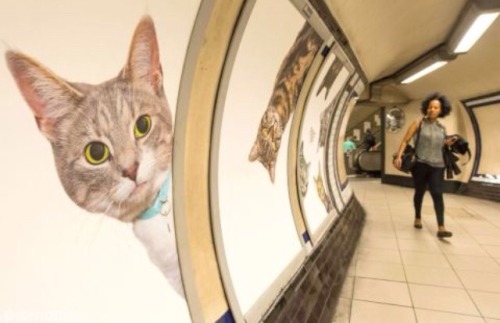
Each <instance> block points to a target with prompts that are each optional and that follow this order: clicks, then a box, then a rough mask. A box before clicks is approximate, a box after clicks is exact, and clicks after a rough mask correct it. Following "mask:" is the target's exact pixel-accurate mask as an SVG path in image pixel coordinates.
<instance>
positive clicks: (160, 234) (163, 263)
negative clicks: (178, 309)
mask: <svg viewBox="0 0 500 323" xmlns="http://www.w3.org/2000/svg"><path fill="white" fill-rule="evenodd" d="M133 229H134V233H135V235H136V236H137V238H138V239H139V240H140V241H141V242H142V244H143V245H144V246H145V247H146V250H147V252H148V255H149V257H150V258H151V261H152V262H153V263H154V264H155V265H156V266H157V267H158V268H160V270H161V271H162V272H163V274H164V275H165V277H166V278H167V280H168V281H169V282H170V284H171V285H172V287H173V288H174V289H175V291H176V292H177V293H178V294H179V295H181V296H182V297H184V289H183V287H182V279H181V272H180V268H179V261H178V257H177V245H176V240H175V230H174V217H173V214H172V212H170V213H168V215H162V214H158V215H156V216H154V217H152V218H150V219H144V220H142V219H141V220H136V221H135V222H134V225H133Z"/></svg>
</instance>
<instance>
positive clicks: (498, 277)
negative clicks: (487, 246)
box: [456, 270, 500, 293]
mask: <svg viewBox="0 0 500 323" xmlns="http://www.w3.org/2000/svg"><path fill="white" fill-rule="evenodd" d="M456 273H457V275H458V278H460V280H461V281H462V283H463V284H464V286H465V287H466V288H467V289H470V290H476V291H483V292H493V293H500V274H492V273H482V272H478V271H470V270H457V271H456Z"/></svg>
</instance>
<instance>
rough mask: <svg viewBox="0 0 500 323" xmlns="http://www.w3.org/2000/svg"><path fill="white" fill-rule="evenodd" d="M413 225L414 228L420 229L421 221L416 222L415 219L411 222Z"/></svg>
mask: <svg viewBox="0 0 500 323" xmlns="http://www.w3.org/2000/svg"><path fill="white" fill-rule="evenodd" d="M413 227H414V228H416V229H422V222H421V221H418V222H417V220H415V222H413Z"/></svg>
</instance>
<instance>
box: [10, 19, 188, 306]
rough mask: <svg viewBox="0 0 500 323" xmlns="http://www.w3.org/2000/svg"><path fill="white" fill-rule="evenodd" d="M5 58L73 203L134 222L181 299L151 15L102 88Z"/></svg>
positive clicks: (167, 128) (169, 139)
mask: <svg viewBox="0 0 500 323" xmlns="http://www.w3.org/2000/svg"><path fill="white" fill-rule="evenodd" d="M5 56H6V60H7V64H8V67H9V69H10V72H11V73H12V75H13V77H14V79H15V81H16V83H17V86H18V88H19V90H20V92H21V94H22V96H23V97H24V99H25V101H26V102H27V103H28V105H29V107H30V108H31V111H32V112H33V115H34V117H35V120H36V123H37V125H38V128H39V129H40V131H41V133H42V134H43V135H44V136H45V137H46V138H47V139H48V140H49V142H50V144H51V146H52V151H53V155H54V160H55V164H56V168H57V172H58V175H59V179H60V181H61V183H62V186H63V187H64V189H65V191H66V193H67V194H68V196H69V197H70V198H71V199H72V200H73V201H74V202H75V203H76V204H77V205H79V206H80V207H82V208H83V209H85V210H87V211H89V212H94V213H104V214H106V215H108V216H110V217H113V218H115V219H118V220H120V221H123V222H131V223H132V224H133V231H134V233H135V235H136V236H137V237H138V238H139V240H140V241H141V242H142V243H143V244H144V245H145V247H146V249H147V251H148V254H149V256H150V258H151V260H152V262H153V263H154V264H155V265H157V266H158V267H159V268H160V269H161V271H162V272H163V274H164V275H165V276H166V278H167V279H168V281H169V282H170V283H171V285H172V286H173V288H174V289H175V290H176V291H177V293H178V294H179V295H181V296H183V294H184V292H183V288H182V281H181V276H180V270H179V264H178V258H177V248H176V240H175V232H174V230H173V229H174V226H173V224H174V223H173V221H174V220H173V214H172V213H171V212H170V211H169V209H168V207H169V206H170V205H171V203H170V202H168V203H166V204H164V203H165V201H167V200H168V199H169V198H168V192H169V189H170V177H171V165H172V162H171V160H172V144H173V124H172V114H171V111H170V108H169V105H168V102H167V99H166V96H165V93H164V90H163V72H162V68H161V64H160V59H159V57H160V54H159V48H158V43H157V39H156V31H155V27H154V23H153V20H152V18H151V17H149V16H145V17H143V18H142V19H141V21H140V22H139V24H138V25H137V27H136V29H135V32H134V35H133V37H132V41H131V45H130V48H129V53H128V59H127V61H126V64H125V66H124V67H123V69H122V70H121V71H120V73H119V74H118V76H116V77H115V78H113V79H110V80H108V81H106V82H103V83H101V84H98V85H90V84H83V83H73V82H68V81H66V80H64V79H63V78H61V77H59V76H58V75H56V74H54V73H53V72H51V71H50V70H49V69H47V68H46V67H44V66H43V65H42V64H40V63H38V62H37V61H36V60H34V59H33V58H31V57H29V56H27V55H25V54H23V53H20V52H17V51H11V50H9V51H7V52H6V54H5ZM165 205H166V206H167V208H166V209H165V208H163V209H162V207H164V206H165ZM159 213H162V214H165V215H166V216H161V215H158V214H159ZM157 215H158V216H157Z"/></svg>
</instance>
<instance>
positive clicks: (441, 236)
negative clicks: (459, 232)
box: [437, 231, 453, 238]
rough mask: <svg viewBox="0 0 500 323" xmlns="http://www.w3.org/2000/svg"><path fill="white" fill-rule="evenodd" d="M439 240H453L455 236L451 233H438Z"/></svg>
mask: <svg viewBox="0 0 500 323" xmlns="http://www.w3.org/2000/svg"><path fill="white" fill-rule="evenodd" d="M437 236H438V238H451V236H453V233H451V232H450V231H438V233H437Z"/></svg>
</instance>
